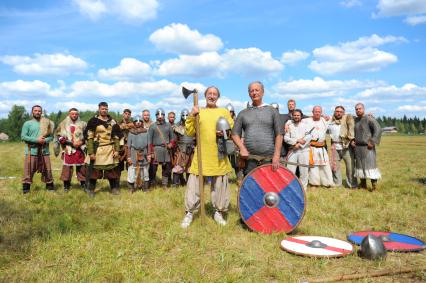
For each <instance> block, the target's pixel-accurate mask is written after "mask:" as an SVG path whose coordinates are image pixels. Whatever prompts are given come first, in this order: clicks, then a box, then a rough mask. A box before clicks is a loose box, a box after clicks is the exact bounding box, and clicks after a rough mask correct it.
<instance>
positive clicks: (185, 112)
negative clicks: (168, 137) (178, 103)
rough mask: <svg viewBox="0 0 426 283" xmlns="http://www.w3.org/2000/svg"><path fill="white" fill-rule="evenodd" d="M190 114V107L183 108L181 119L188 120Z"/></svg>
mask: <svg viewBox="0 0 426 283" xmlns="http://www.w3.org/2000/svg"><path fill="white" fill-rule="evenodd" d="M188 115H189V111H188V109H186V108H184V109H182V111H181V112H180V119H181V120H183V121H185V120H186V118H188Z"/></svg>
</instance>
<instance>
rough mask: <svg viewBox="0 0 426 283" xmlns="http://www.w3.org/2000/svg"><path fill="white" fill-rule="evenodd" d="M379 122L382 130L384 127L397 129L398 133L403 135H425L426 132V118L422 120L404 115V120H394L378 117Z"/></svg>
mask: <svg viewBox="0 0 426 283" xmlns="http://www.w3.org/2000/svg"><path fill="white" fill-rule="evenodd" d="M377 121H378V122H379V124H380V126H381V127H382V128H384V127H396V128H397V130H398V132H399V133H401V134H409V135H418V134H425V130H426V118H423V119H420V118H418V117H414V118H407V116H406V115H404V116H403V117H402V118H392V117H385V116H382V117H378V118H377Z"/></svg>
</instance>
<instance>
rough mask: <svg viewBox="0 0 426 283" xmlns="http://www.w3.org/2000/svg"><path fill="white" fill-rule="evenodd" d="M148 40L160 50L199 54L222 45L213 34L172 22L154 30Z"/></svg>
mask: <svg viewBox="0 0 426 283" xmlns="http://www.w3.org/2000/svg"><path fill="white" fill-rule="evenodd" d="M149 40H150V41H151V42H152V43H153V44H154V45H155V46H156V47H157V48H158V49H161V50H165V51H168V52H172V53H177V54H190V55H194V54H200V53H203V52H211V51H218V50H219V49H221V48H222V47H223V43H222V40H221V39H220V38H219V37H217V36H215V35H213V34H206V35H203V34H201V33H200V32H199V31H198V30H191V29H190V28H189V27H188V26H187V25H185V24H180V23H172V24H170V25H168V26H165V27H163V28H161V29H158V30H156V31H154V32H153V33H152V34H151V35H150V36H149Z"/></svg>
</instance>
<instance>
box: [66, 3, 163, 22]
mask: <svg viewBox="0 0 426 283" xmlns="http://www.w3.org/2000/svg"><path fill="white" fill-rule="evenodd" d="M73 2H74V3H75V4H76V5H77V6H78V8H79V10H80V13H81V14H83V15H85V16H87V17H89V18H90V19H91V20H93V21H96V20H98V19H99V18H101V17H102V16H104V15H113V16H117V17H118V18H120V19H122V20H123V21H125V22H131V23H143V22H146V21H149V20H153V19H155V18H156V17H157V10H158V7H159V4H158V0H137V1H135V0H73Z"/></svg>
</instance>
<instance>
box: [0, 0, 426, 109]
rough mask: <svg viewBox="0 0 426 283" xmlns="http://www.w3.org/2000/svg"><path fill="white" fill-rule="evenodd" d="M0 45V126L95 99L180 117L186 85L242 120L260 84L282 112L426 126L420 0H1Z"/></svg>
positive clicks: (424, 19)
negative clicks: (367, 116) (359, 115)
mask: <svg viewBox="0 0 426 283" xmlns="http://www.w3.org/2000/svg"><path fill="white" fill-rule="evenodd" d="M0 42H1V44H0V99H1V102H2V103H1V104H0V117H5V116H7V113H8V112H9V111H10V109H11V107H12V105H14V104H18V105H24V106H25V107H27V109H29V108H30V107H31V106H32V105H33V104H35V103H38V104H41V105H42V106H44V108H45V109H46V110H47V111H48V112H52V111H58V110H62V111H66V110H68V109H69V108H70V107H77V108H79V109H80V110H96V109H97V104H98V102H100V101H107V102H108V103H109V104H110V109H111V110H113V111H122V110H123V109H124V108H130V109H132V110H133V112H134V113H135V114H139V113H140V112H141V111H142V110H143V109H145V108H148V109H151V110H153V111H154V110H155V109H156V108H158V107H162V108H164V109H165V110H166V111H170V110H174V111H179V112H180V110H181V109H182V108H190V106H191V101H185V99H184V98H183V96H182V95H181V93H180V89H181V86H182V85H184V86H187V87H189V88H194V87H196V88H197V89H199V90H200V92H202V91H203V90H204V89H205V88H206V87H207V86H209V85H216V86H217V87H219V89H220V90H221V94H222V95H221V99H220V100H219V102H220V105H222V106H224V105H226V104H227V103H232V104H233V105H234V106H235V107H236V108H237V110H241V109H242V108H243V107H244V106H245V105H246V102H247V101H248V100H249V98H248V95H247V84H248V83H249V82H251V81H254V80H261V81H262V82H263V83H264V85H265V98H264V100H265V102H267V103H271V102H277V103H279V104H280V110H281V112H286V102H287V100H288V99H289V98H293V99H296V101H297V106H298V107H299V108H301V109H302V110H303V111H304V112H305V113H306V112H310V111H311V109H312V107H313V106H314V105H321V106H323V108H324V112H325V113H327V114H331V113H332V110H333V108H334V106H336V105H344V106H345V107H346V108H347V110H348V112H351V113H353V112H354V111H353V107H354V105H355V104H356V103H357V102H364V103H365V105H366V108H367V110H368V111H369V112H372V113H374V114H375V115H377V116H381V115H387V116H396V117H400V116H402V115H404V114H405V115H407V116H411V117H412V116H418V117H426V55H425V54H426V44H425V42H426V1H425V0H404V1H402V0H398V1H397V0H336V1H334V0H327V1H319V0H318V1H300V0H299V1H296V0H291V1H289V0H285V1H284V0H281V1H279V0H271V1H250V0H248V1H236V0H229V1H210V0H199V1H178V0H165V1H161V0H139V1H136V0H135V1H131V0H67V1H53V0H51V1H46V0H45V1H43V0H40V1H9V0H6V1H2V2H1V3H0ZM203 103H204V101H203V100H201V101H200V104H203Z"/></svg>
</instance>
